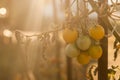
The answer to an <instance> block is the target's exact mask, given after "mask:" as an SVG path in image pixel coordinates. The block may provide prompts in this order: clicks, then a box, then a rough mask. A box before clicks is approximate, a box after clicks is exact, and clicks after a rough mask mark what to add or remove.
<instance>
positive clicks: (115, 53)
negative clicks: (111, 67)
mask: <svg viewBox="0 0 120 80" xmlns="http://www.w3.org/2000/svg"><path fill="white" fill-rule="evenodd" d="M118 51H119V48H117V49H116V50H115V52H114V61H115V60H116V59H117V56H118Z"/></svg>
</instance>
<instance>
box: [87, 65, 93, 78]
mask: <svg viewBox="0 0 120 80" xmlns="http://www.w3.org/2000/svg"><path fill="white" fill-rule="evenodd" d="M93 67H94V66H93V65H92V66H91V67H90V69H89V71H88V76H89V80H94V79H93V75H92V69H93Z"/></svg>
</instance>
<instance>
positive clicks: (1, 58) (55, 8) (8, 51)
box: [0, 0, 120, 80]
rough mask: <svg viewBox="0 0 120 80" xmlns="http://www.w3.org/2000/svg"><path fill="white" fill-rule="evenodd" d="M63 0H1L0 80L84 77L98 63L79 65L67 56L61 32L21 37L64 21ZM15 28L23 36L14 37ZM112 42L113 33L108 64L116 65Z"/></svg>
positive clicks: (50, 27) (64, 3)
mask: <svg viewBox="0 0 120 80" xmlns="http://www.w3.org/2000/svg"><path fill="white" fill-rule="evenodd" d="M65 1H66V0H0V80H68V79H69V80H80V79H82V80H87V79H86V77H87V75H86V72H87V70H88V68H89V66H90V65H91V64H95V65H97V61H91V63H90V64H87V65H80V64H79V63H77V62H76V60H74V59H73V60H72V61H71V60H70V59H68V58H67V57H66V56H65V54H64V47H65V42H64V41H63V39H62V37H61V32H59V33H57V35H58V36H59V37H57V38H56V39H57V40H56V41H53V42H49V41H48V40H43V41H39V39H38V38H36V37H30V38H27V37H26V36H24V35H32V34H34V33H43V32H46V31H50V30H54V29H55V28H56V24H61V23H63V22H64V20H65V18H64V17H65V14H64V13H65V9H64V7H65V5H66V2H65ZM71 2H72V0H71ZM74 6H76V5H74ZM74 6H73V10H74V11H76V10H75V9H74ZM16 30H19V31H20V32H21V34H20V35H21V36H22V37H18V39H16V36H15V31H16ZM51 35H52V34H51ZM53 36H56V35H53ZM19 40H20V41H23V43H22V42H21V43H19ZM113 42H114V37H113V36H112V37H110V38H109V66H111V65H116V64H118V65H119V63H118V61H119V60H120V59H119V58H118V59H117V60H116V61H115V62H113V55H114V54H113V53H114V50H113ZM47 43H48V45H47V47H46V46H44V45H46V44H47ZM118 56H119V55H118Z"/></svg>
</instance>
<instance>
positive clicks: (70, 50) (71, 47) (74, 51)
mask: <svg viewBox="0 0 120 80" xmlns="http://www.w3.org/2000/svg"><path fill="white" fill-rule="evenodd" d="M65 53H66V55H67V56H68V57H70V58H73V57H77V56H78V55H79V54H80V51H79V49H78V48H77V47H76V45H75V44H68V45H67V46H66V48H65Z"/></svg>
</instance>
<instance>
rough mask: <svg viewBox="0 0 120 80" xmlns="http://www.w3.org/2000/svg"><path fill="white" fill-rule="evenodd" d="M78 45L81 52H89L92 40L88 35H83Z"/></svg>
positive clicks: (77, 42) (78, 40)
mask: <svg viewBox="0 0 120 80" xmlns="http://www.w3.org/2000/svg"><path fill="white" fill-rule="evenodd" d="M76 44H77V46H78V48H79V49H80V50H87V49H88V48H89V47H90V45H91V39H90V38H89V36H87V35H81V36H80V37H79V38H78V39H77V41H76Z"/></svg>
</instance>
